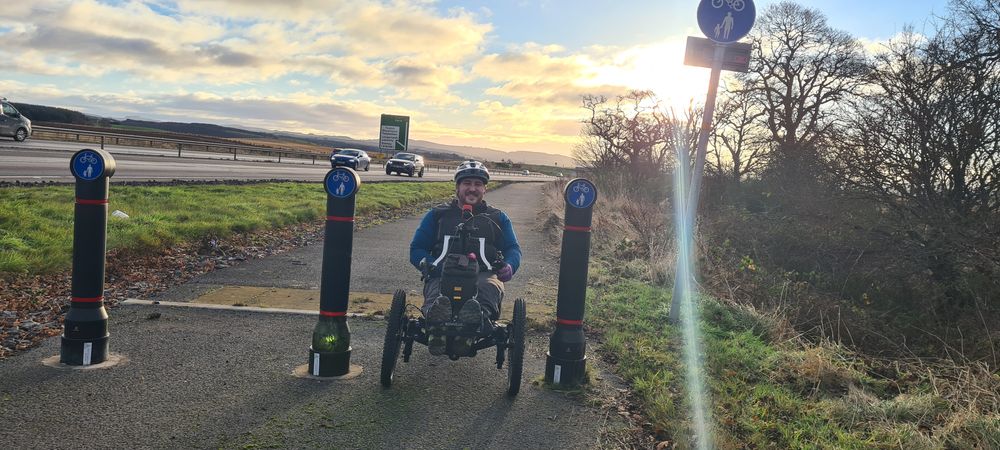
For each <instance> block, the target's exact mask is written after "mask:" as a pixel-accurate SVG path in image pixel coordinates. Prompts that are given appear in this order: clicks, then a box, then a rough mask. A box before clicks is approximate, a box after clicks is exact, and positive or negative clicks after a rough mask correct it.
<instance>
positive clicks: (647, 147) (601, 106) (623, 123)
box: [574, 91, 673, 177]
mask: <svg viewBox="0 0 1000 450" xmlns="http://www.w3.org/2000/svg"><path fill="white" fill-rule="evenodd" d="M583 107H584V108H586V109H588V110H589V111H590V117H589V118H588V119H586V120H584V125H585V126H584V131H583V133H584V134H585V136H586V138H585V140H584V142H583V143H582V144H581V145H579V146H578V147H577V148H576V150H575V154H574V156H575V157H576V158H577V159H578V160H580V161H581V162H584V163H585V164H588V165H590V166H591V167H594V168H600V169H624V170H627V171H628V172H629V173H630V174H631V175H632V176H635V177H642V176H650V175H655V174H658V173H662V172H664V170H665V169H666V168H667V167H668V166H669V164H670V162H671V161H672V159H671V158H672V152H673V146H672V145H673V140H672V133H671V126H672V123H671V121H670V119H668V118H667V117H666V115H665V114H664V113H663V111H662V109H661V106H660V101H659V100H658V99H657V98H656V95H655V94H653V93H652V92H651V91H632V92H629V93H628V94H626V95H622V96H619V97H618V98H617V99H616V100H615V101H614V102H610V101H609V100H608V99H607V98H606V97H604V96H592V95H587V96H584V98H583Z"/></svg>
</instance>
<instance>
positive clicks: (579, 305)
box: [545, 178, 597, 386]
mask: <svg viewBox="0 0 1000 450" xmlns="http://www.w3.org/2000/svg"><path fill="white" fill-rule="evenodd" d="M563 199H564V200H565V201H566V218H565V224H564V226H563V238H562V250H561V253H560V259H559V293H558V294H557V295H556V329H555V331H554V332H553V333H552V337H551V339H550V340H549V352H548V354H547V355H546V358H545V381H546V382H548V383H553V384H558V385H563V386H575V385H578V384H580V383H581V382H582V381H583V380H584V375H586V371H587V338H586V336H584V334H583V310H584V304H585V303H586V300H587V269H588V267H589V264H590V224H591V219H592V217H593V211H594V203H595V202H597V187H596V186H594V183H591V182H590V180H587V179H583V178H577V179H574V180H571V181H570V182H569V183H568V184H566V190H565V191H564V192H563Z"/></svg>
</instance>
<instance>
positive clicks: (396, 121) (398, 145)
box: [378, 114, 410, 153]
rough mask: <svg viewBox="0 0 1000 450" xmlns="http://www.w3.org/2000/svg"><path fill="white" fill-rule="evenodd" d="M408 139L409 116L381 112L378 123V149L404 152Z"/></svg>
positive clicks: (407, 145)
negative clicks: (380, 118)
mask: <svg viewBox="0 0 1000 450" xmlns="http://www.w3.org/2000/svg"><path fill="white" fill-rule="evenodd" d="M409 141H410V118H409V116H393V115H389V114H382V120H381V121H380V123H379V134H378V149H379V150H382V151H383V152H390V153H394V152H405V151H406V149H407V148H408V147H409Z"/></svg>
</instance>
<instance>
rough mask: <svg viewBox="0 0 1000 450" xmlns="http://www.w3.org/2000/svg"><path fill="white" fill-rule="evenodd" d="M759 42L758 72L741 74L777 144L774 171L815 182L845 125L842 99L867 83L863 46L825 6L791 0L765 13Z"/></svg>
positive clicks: (757, 30)
mask: <svg viewBox="0 0 1000 450" xmlns="http://www.w3.org/2000/svg"><path fill="white" fill-rule="evenodd" d="M751 40H752V44H753V49H754V50H753V53H754V55H753V58H752V59H751V61H752V62H751V67H750V72H749V73H747V74H745V75H743V76H741V77H740V78H741V81H743V84H744V86H745V89H746V90H747V91H748V92H749V94H750V95H751V98H752V99H753V101H754V102H756V103H757V104H758V105H759V108H760V110H761V111H762V112H763V113H764V114H763V116H762V117H761V119H762V124H763V125H764V127H765V128H766V129H767V130H768V132H769V133H770V135H771V139H772V140H773V143H774V149H773V158H772V159H771V163H772V164H771V167H770V170H771V171H773V172H775V175H777V176H778V177H782V178H785V179H789V178H791V179H794V180H797V179H802V178H806V179H812V178H814V177H815V176H816V175H817V173H818V172H819V168H820V167H819V166H820V164H819V161H820V159H821V158H820V157H821V155H819V150H820V149H821V148H823V147H824V146H825V144H827V141H826V140H827V138H828V137H829V135H830V133H831V132H832V130H833V128H834V127H835V126H836V125H837V115H836V114H835V109H836V108H837V105H838V102H839V101H840V100H841V99H843V98H844V97H845V96H847V95H849V94H851V93H854V92H856V91H857V90H858V88H859V86H860V84H861V82H862V79H861V77H860V75H862V74H864V72H865V67H866V65H865V64H864V59H863V53H862V51H861V46H860V44H859V43H858V42H857V41H856V40H855V39H854V38H853V37H851V36H850V35H849V34H848V33H846V32H843V31H839V30H836V29H834V28H832V27H830V26H829V25H827V22H826V17H825V16H824V15H823V14H822V13H820V12H819V11H817V10H814V9H808V8H805V7H803V6H800V5H798V4H795V3H792V2H788V1H783V2H781V3H777V4H774V5H771V6H770V7H768V8H767V9H766V10H765V11H764V14H763V15H762V16H761V17H760V19H759V20H758V22H757V24H756V25H755V26H754V31H753V32H752V34H751ZM794 182H795V181H793V183H794Z"/></svg>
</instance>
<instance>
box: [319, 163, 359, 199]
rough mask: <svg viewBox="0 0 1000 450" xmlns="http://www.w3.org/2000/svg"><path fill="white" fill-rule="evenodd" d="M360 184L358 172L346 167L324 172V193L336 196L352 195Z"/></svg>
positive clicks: (345, 196)
mask: <svg viewBox="0 0 1000 450" xmlns="http://www.w3.org/2000/svg"><path fill="white" fill-rule="evenodd" d="M360 184H361V179H360V177H358V174H357V173H356V172H354V171H353V170H351V169H348V168H346V167H339V168H336V169H333V170H331V171H329V172H327V174H326V179H325V180H324V182H323V185H324V187H325V188H326V193H327V194H330V195H332V196H334V197H337V198H347V197H350V196H352V195H354V193H355V192H357V190H358V186H359V185H360Z"/></svg>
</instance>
